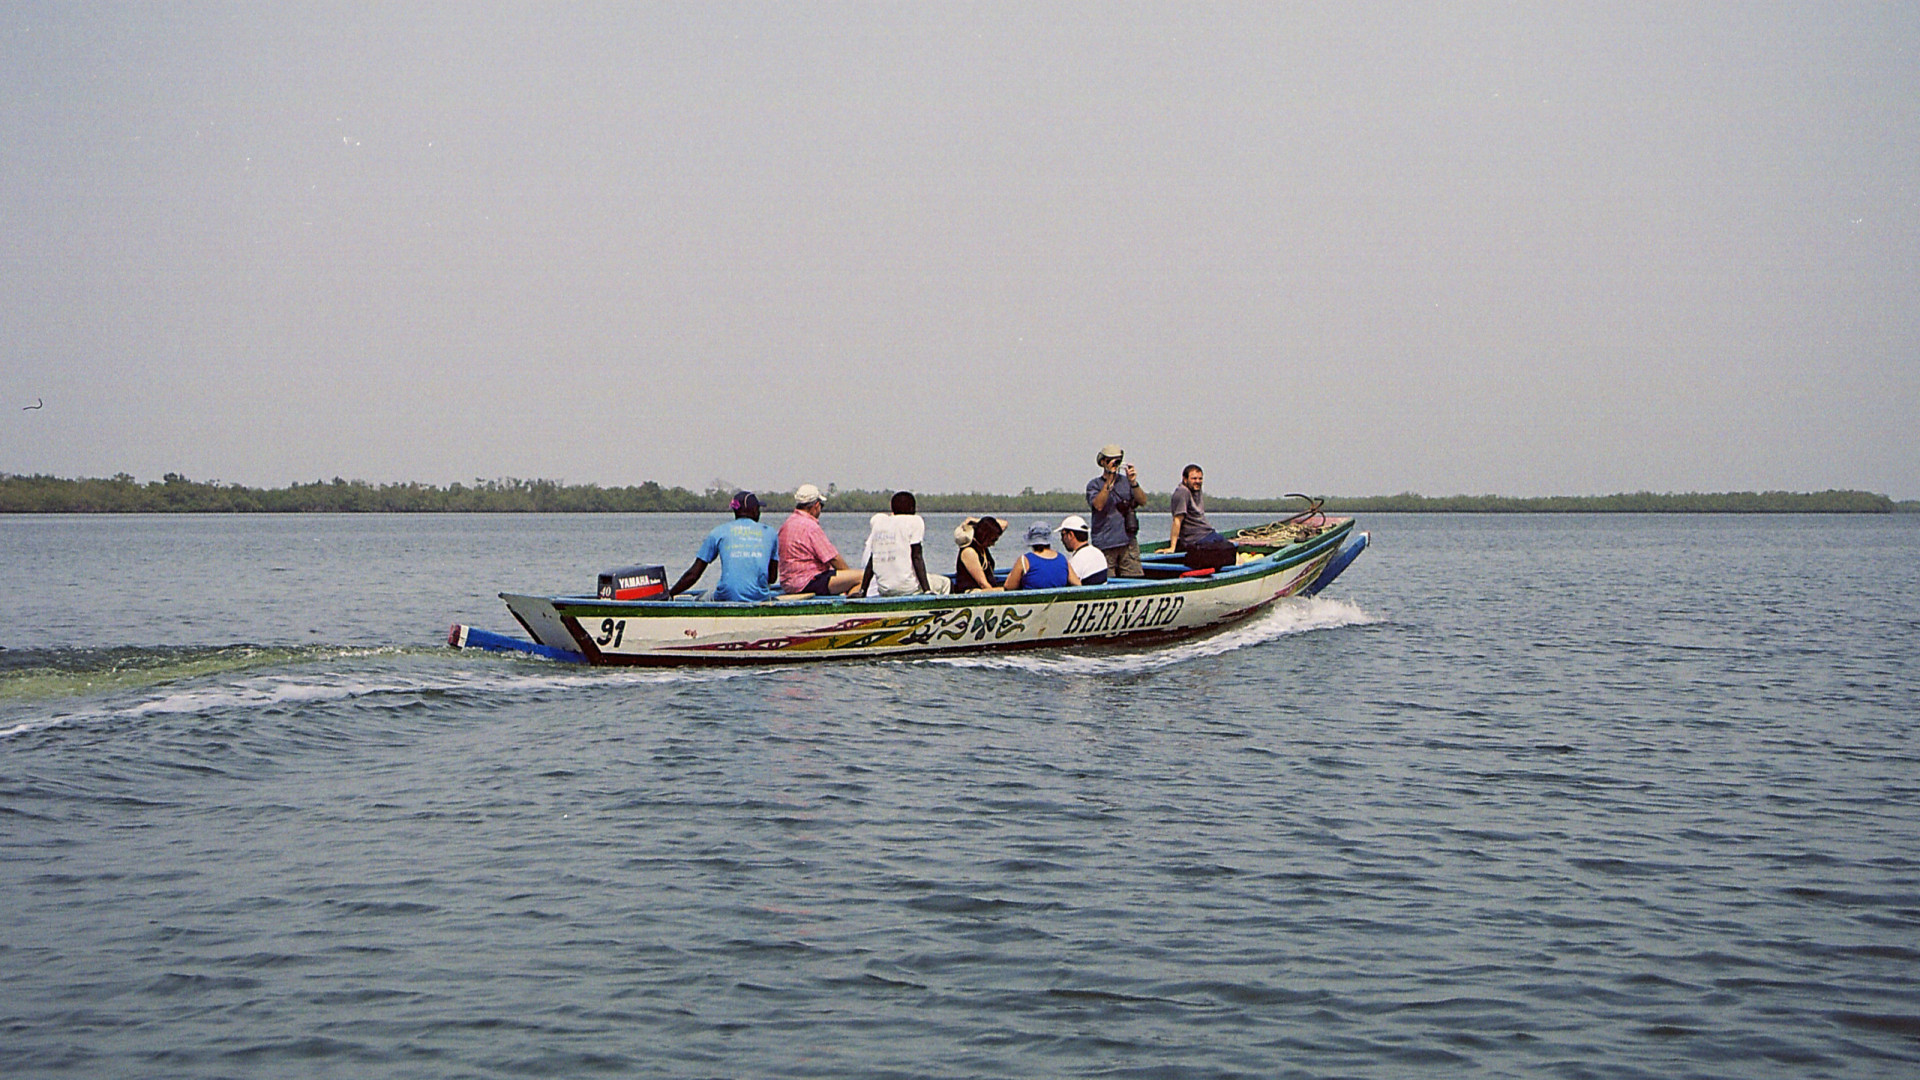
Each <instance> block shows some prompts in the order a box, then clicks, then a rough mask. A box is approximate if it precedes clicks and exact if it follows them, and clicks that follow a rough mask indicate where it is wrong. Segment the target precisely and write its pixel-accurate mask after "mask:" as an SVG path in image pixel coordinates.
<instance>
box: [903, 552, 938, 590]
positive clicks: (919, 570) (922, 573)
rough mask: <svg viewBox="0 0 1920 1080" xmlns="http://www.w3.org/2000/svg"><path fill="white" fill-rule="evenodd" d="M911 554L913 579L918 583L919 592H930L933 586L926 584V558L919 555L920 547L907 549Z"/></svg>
mask: <svg viewBox="0 0 1920 1080" xmlns="http://www.w3.org/2000/svg"><path fill="white" fill-rule="evenodd" d="M907 550H908V551H910V552H912V553H913V579H914V580H915V581H918V582H919V583H920V591H921V592H932V591H933V586H932V585H929V584H927V557H926V556H925V555H922V554H921V553H920V545H919V544H915V545H913V546H912V547H911V548H908V549H907Z"/></svg>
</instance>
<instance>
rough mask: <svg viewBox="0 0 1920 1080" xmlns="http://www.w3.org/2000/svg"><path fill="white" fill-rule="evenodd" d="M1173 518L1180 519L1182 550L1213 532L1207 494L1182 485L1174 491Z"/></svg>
mask: <svg viewBox="0 0 1920 1080" xmlns="http://www.w3.org/2000/svg"><path fill="white" fill-rule="evenodd" d="M1173 516H1174V517H1176V518H1178V519H1180V550H1182V551H1185V550H1186V549H1187V545H1189V544H1191V543H1193V542H1194V541H1195V540H1198V539H1200V538H1201V537H1203V536H1205V535H1207V534H1208V533H1210V532H1212V531H1213V526H1212V525H1209V524H1207V494H1206V492H1204V491H1201V492H1196V491H1194V490H1193V489H1191V488H1189V487H1187V485H1185V484H1181V485H1180V486H1179V487H1177V488H1174V489H1173Z"/></svg>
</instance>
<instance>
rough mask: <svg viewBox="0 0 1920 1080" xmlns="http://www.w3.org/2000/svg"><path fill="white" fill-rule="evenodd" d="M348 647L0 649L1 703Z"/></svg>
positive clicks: (137, 684)
mask: <svg viewBox="0 0 1920 1080" xmlns="http://www.w3.org/2000/svg"><path fill="white" fill-rule="evenodd" d="M346 651H348V650H342V649H339V648H336V647H325V646H318V647H316V646H305V647H300V648H286V647H271V646H261V645H221V646H182V647H174V648H150V647H148V648H142V647H120V648H108V649H8V650H0V702H34V701H49V700H56V699H60V698H75V697H93V696H97V695H102V694H113V693H120V692H124V691H128V690H141V689H145V688H148V687H153V686H163V685H166V684H168V683H173V682H178V681H180V680H183V679H192V678H198V677H201V676H206V675H220V674H227V673H231V672H237V671H247V670H250V669H255V668H270V667H280V666H285V665H288V664H295V663H301V662H305V661H311V660H315V659H322V658H326V657H332V656H338V655H340V654H341V653H343V652H346ZM355 651H362V652H363V651H364V650H355Z"/></svg>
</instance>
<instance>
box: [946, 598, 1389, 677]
mask: <svg viewBox="0 0 1920 1080" xmlns="http://www.w3.org/2000/svg"><path fill="white" fill-rule="evenodd" d="M1374 621H1375V619H1374V618H1373V616H1371V615H1369V614H1367V613H1366V612H1365V611H1363V610H1361V608H1360V606H1359V605H1357V604H1354V603H1352V602H1350V601H1346V600H1332V599H1327V598H1325V597H1313V598H1311V599H1292V600H1282V601H1280V602H1278V603H1276V604H1274V605H1273V607H1271V608H1268V609H1267V610H1266V611H1264V612H1262V613H1261V614H1259V615H1257V616H1255V617H1254V618H1252V619H1249V620H1247V621H1246V622H1244V623H1241V624H1239V625H1237V626H1234V627H1232V628H1231V629H1228V630H1224V631H1222V632H1220V633H1218V634H1211V635H1208V636H1206V637H1202V638H1196V639H1194V640H1192V641H1186V642H1182V643H1180V644H1178V645H1174V646H1172V647H1170V648H1165V649H1154V650H1151V651H1144V652H1132V653H1124V652H1114V653H1109V654H1103V655H1093V656H1089V655H1087V654H1085V653H1057V652H1019V653H999V654H991V655H967V656H952V657H934V658H932V659H930V660H929V661H928V663H933V664H949V665H952V666H954V667H972V668H1000V669H1010V670H1019V671H1033V672H1039V673H1042V674H1052V675H1102V674H1125V673H1130V672H1142V671H1157V670H1159V669H1161V668H1166V667H1172V666H1173V665H1175V664H1184V663H1186V662H1187V661H1189V660H1198V659H1202V658H1205V657H1209V656H1219V655H1221V654H1223V653H1230V652H1233V651H1234V650H1236V649H1244V648H1247V647H1248V646H1251V645H1258V644H1260V643H1262V642H1266V641H1272V640H1273V639H1275V638H1280V637H1287V636H1289V635H1292V634H1305V633H1310V632H1312V631H1315V630H1332V629H1335V628H1337V627H1342V626H1364V625H1366V624H1368V623H1372V622H1374Z"/></svg>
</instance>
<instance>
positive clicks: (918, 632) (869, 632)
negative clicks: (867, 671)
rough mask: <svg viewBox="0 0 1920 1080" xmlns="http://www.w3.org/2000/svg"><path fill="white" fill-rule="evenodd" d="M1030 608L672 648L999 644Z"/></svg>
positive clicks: (941, 613) (911, 617) (857, 623)
mask: <svg viewBox="0 0 1920 1080" xmlns="http://www.w3.org/2000/svg"><path fill="white" fill-rule="evenodd" d="M1033 612H1034V609H1033V608H1031V607H1028V608H1024V609H1023V608H1018V607H1013V606H1009V607H1006V608H936V609H934V610H932V611H917V612H909V613H905V614H900V615H875V616H870V617H866V618H852V619H842V620H841V621H839V622H837V623H834V624H832V625H831V626H824V627H821V628H820V629H818V630H808V631H803V632H801V633H798V634H785V635H782V636H780V637H770V638H758V639H755V640H752V641H715V642H709V643H705V644H696V645H672V646H668V647H667V648H668V649H669V650H670V651H672V652H681V653H703V652H704V653H730V652H776V651H783V650H788V649H791V650H795V651H798V652H818V651H825V650H840V649H888V648H906V647H911V646H914V645H929V644H934V643H937V642H949V641H951V642H960V641H964V640H966V639H967V638H968V636H969V635H971V636H972V638H973V640H975V641H986V640H988V639H989V637H991V639H992V640H994V641H1002V640H1005V639H1006V638H1008V637H1011V636H1013V635H1014V634H1018V633H1020V632H1022V631H1024V630H1026V629H1028V622H1027V620H1028V619H1030V618H1031V617H1032V615H1033Z"/></svg>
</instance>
